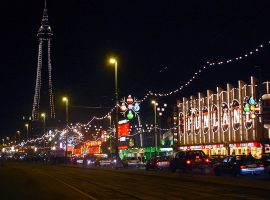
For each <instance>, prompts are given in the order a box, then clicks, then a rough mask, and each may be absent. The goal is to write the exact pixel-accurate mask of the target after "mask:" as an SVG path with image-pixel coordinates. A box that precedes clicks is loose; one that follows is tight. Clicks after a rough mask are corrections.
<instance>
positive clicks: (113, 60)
mask: <svg viewBox="0 0 270 200" xmlns="http://www.w3.org/2000/svg"><path fill="white" fill-rule="evenodd" d="M109 62H110V64H114V72H115V73H114V77H115V106H116V107H115V138H116V141H115V155H116V158H117V159H118V158H119V154H118V80H117V60H116V59H115V58H111V59H110V60H109Z"/></svg>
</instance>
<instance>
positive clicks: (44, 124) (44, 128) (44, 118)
mask: <svg viewBox="0 0 270 200" xmlns="http://www.w3.org/2000/svg"><path fill="white" fill-rule="evenodd" d="M41 117H42V118H43V134H44V136H43V147H44V151H45V130H46V114H45V113H41Z"/></svg>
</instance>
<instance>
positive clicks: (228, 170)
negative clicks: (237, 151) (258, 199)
mask: <svg viewBox="0 0 270 200" xmlns="http://www.w3.org/2000/svg"><path fill="white" fill-rule="evenodd" d="M213 170H214V173H215V175H217V176H220V175H222V174H230V175H232V176H234V177H236V176H239V175H248V174H254V175H257V174H263V173H264V171H265V167H264V165H263V163H262V161H261V160H258V159H256V158H254V157H252V156H251V155H231V156H226V157H225V158H224V159H223V160H222V161H221V162H218V163H216V164H215V165H214V166H213Z"/></svg>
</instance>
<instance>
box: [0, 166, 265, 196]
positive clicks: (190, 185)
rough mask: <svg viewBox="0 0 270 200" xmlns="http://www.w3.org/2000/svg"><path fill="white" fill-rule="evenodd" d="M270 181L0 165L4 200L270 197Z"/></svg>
mask: <svg viewBox="0 0 270 200" xmlns="http://www.w3.org/2000/svg"><path fill="white" fill-rule="evenodd" d="M269 188H270V179H269V178H266V179H263V180H251V179H247V178H232V177H215V176H209V175H197V174H195V175H179V174H177V173H175V174H172V173H166V172H159V171H144V170H129V169H122V168H121V169H117V170H116V169H112V168H97V167H90V168H88V167H77V166H64V165H62V166H59V165H58V166H52V165H43V164H33V163H13V162H9V163H5V165H4V166H3V167H0V199H1V200H2V199H3V200H13V199H14V200H24V199H30V200H32V199H33V200H43V199H44V200H45V199H46V200H54V199H57V200H59V199H60V200H61V199H63V200H69V199H70V200H71V199H72V200H77V199H78V200H84V199H147V200H148V199H150V200H151V199H205V198H207V199H217V198H218V199H269V196H270V190H269Z"/></svg>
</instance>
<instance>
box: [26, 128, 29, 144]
mask: <svg viewBox="0 0 270 200" xmlns="http://www.w3.org/2000/svg"><path fill="white" fill-rule="evenodd" d="M25 127H26V141H27V140H28V128H29V124H25Z"/></svg>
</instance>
